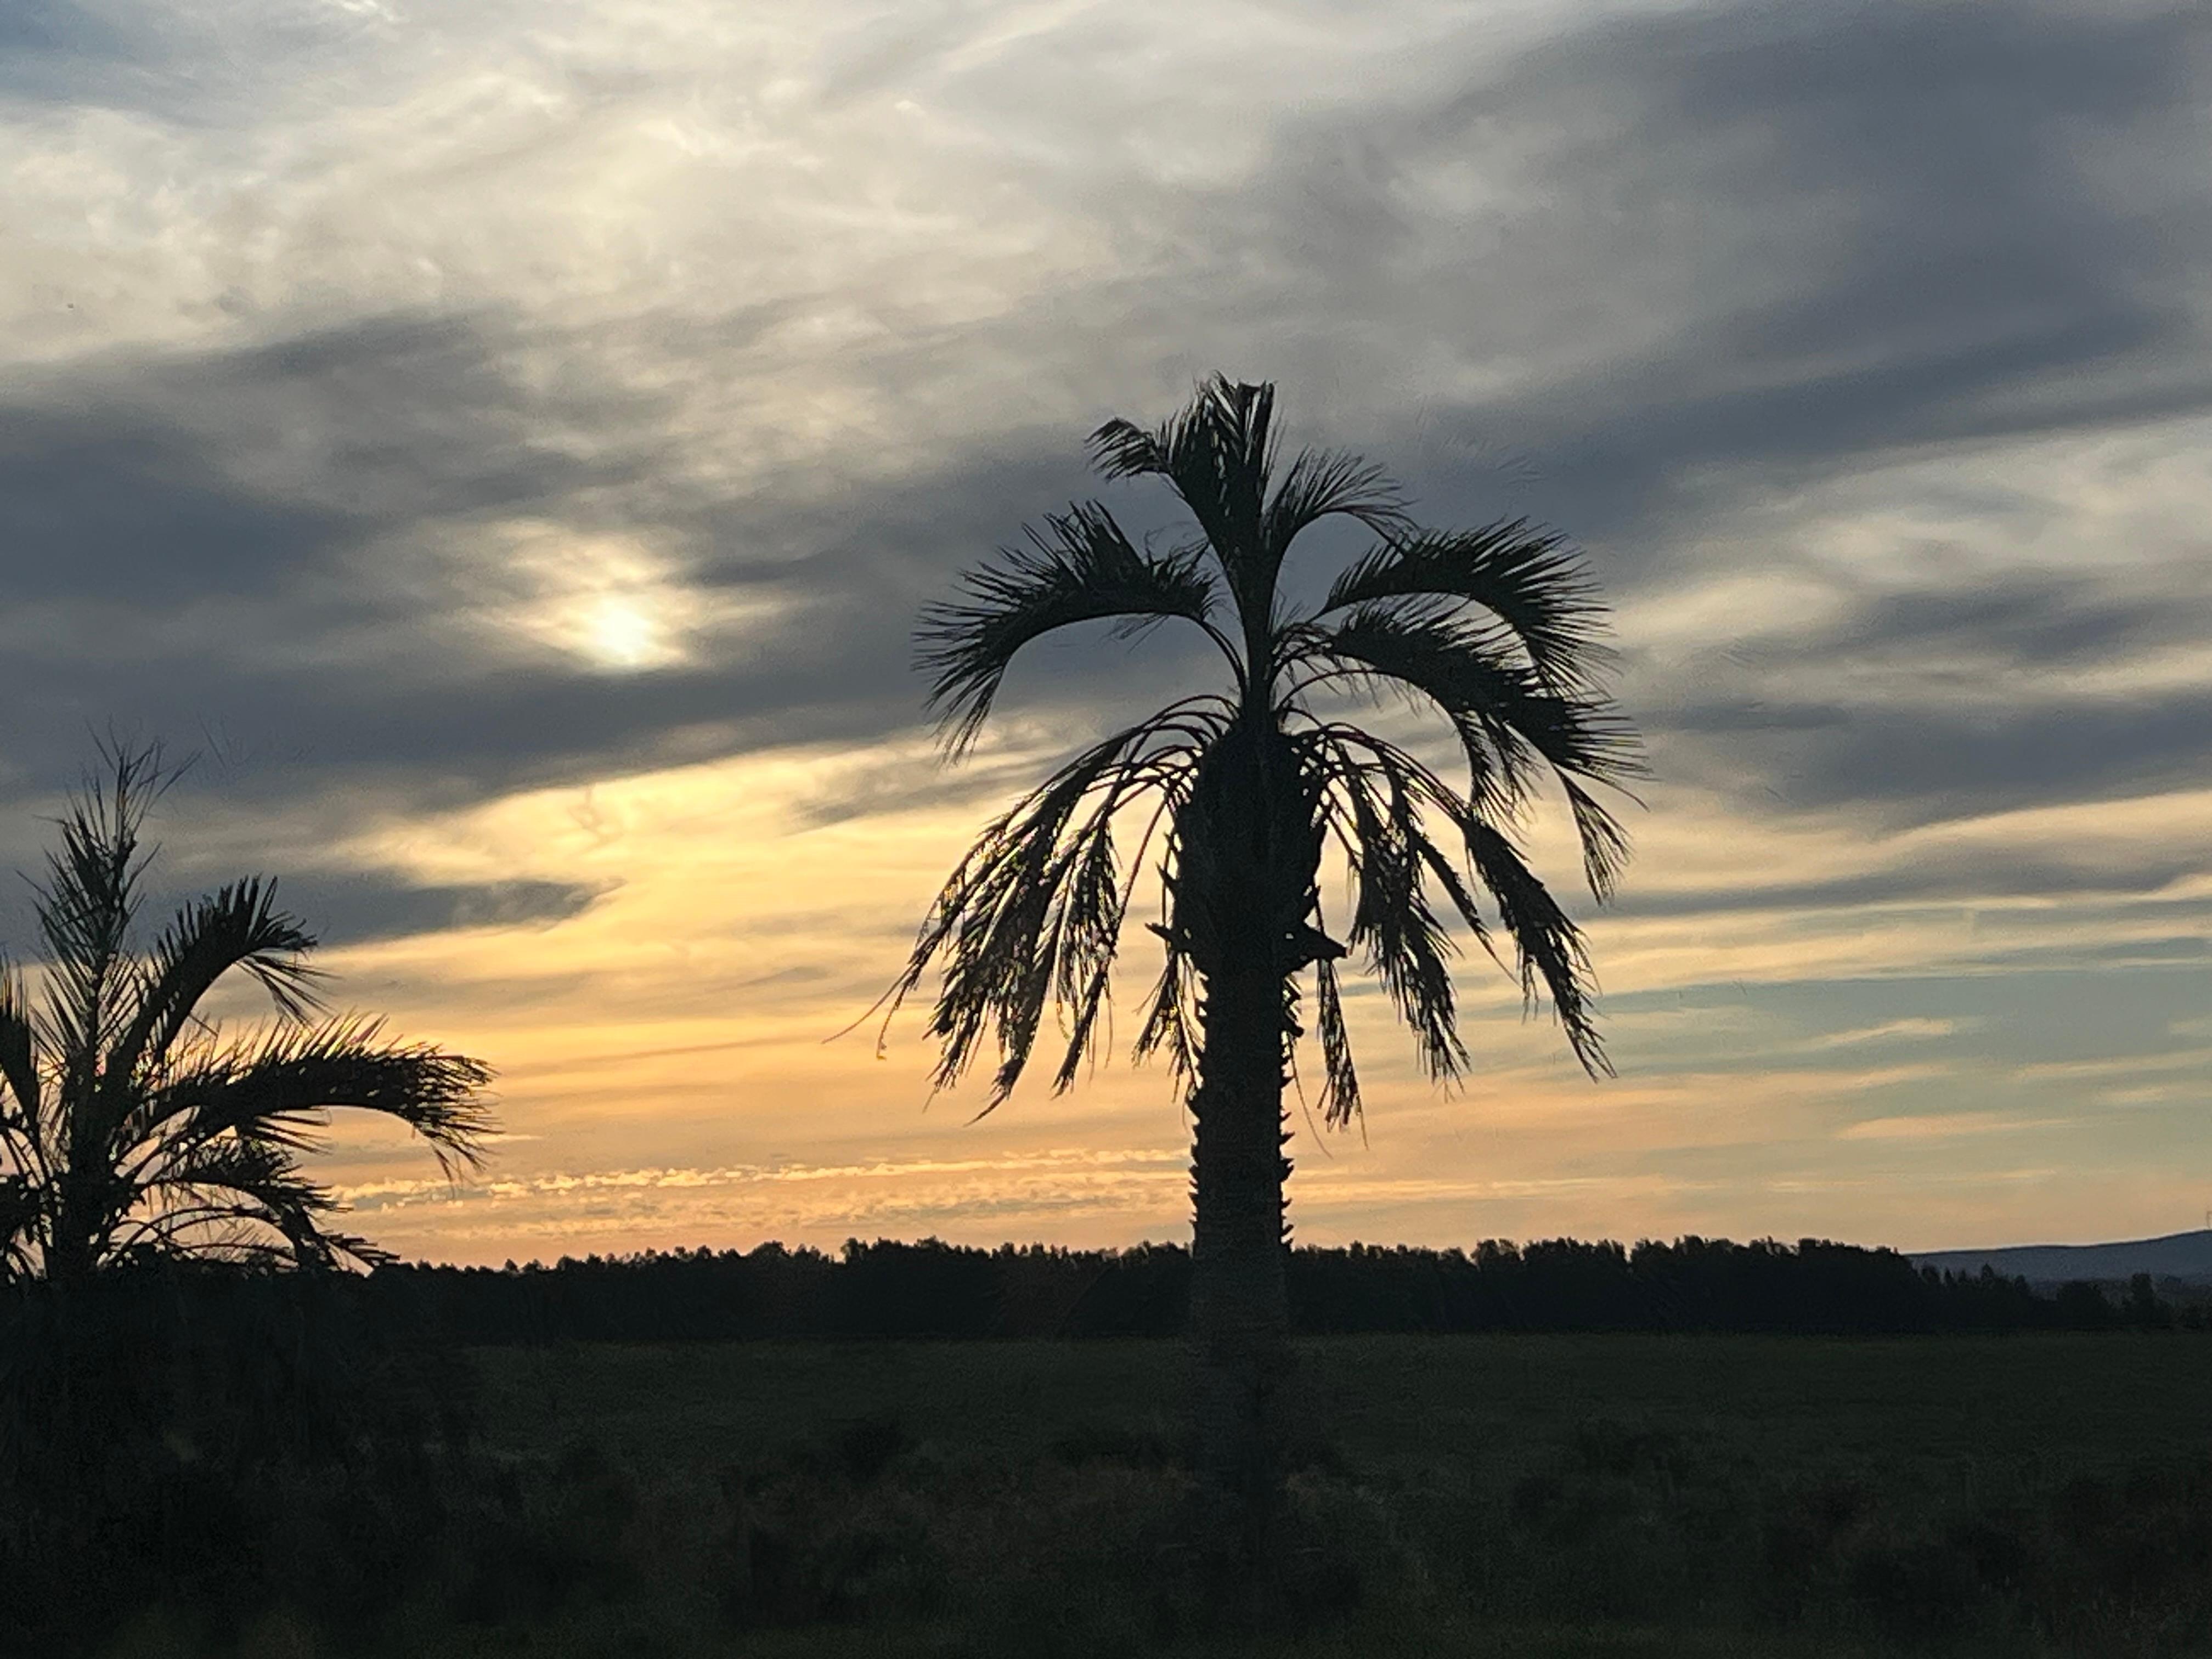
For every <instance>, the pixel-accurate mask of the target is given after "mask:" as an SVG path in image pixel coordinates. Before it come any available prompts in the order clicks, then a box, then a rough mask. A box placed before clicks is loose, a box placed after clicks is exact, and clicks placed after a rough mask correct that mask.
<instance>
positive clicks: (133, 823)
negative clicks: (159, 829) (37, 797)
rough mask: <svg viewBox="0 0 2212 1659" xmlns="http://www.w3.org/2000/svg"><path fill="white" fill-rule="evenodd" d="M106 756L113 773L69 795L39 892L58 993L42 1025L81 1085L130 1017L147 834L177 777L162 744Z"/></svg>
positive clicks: (45, 939) (114, 751) (86, 1084)
mask: <svg viewBox="0 0 2212 1659" xmlns="http://www.w3.org/2000/svg"><path fill="white" fill-rule="evenodd" d="M102 758H103V760H104V761H106V764H107V770H106V773H105V774H104V775H100V776H98V777H94V778H90V779H88V780H87V781H86V783H85V786H84V787H82V789H80V790H79V791H78V793H76V795H75V796H74V797H73V798H72V799H70V807H69V811H67V812H66V813H65V814H64V816H63V817H62V819H61V822H60V825H59V828H60V829H61V845H60V847H59V848H58V849H55V850H52V851H49V852H48V853H47V854H46V879H45V880H44V881H42V882H40V883H39V884H37V887H36V890H35V893H36V897H35V908H36V911H37V915H38V920H39V933H40V939H41V940H42V941H43V943H44V944H45V946H46V968H47V972H48V975H49V981H50V985H51V990H52V994H50V995H49V996H48V998H47V999H46V1006H45V1008H44V1010H43V1012H42V1015H41V1018H40V1024H43V1025H46V1027H47V1028H48V1029H49V1030H50V1031H51V1032H52V1039H53V1042H52V1046H53V1048H55V1049H56V1050H57V1052H58V1054H60V1055H62V1056H64V1064H65V1069H66V1073H67V1074H68V1075H69V1077H70V1083H71V1085H74V1087H76V1088H77V1089H88V1088H89V1087H90V1085H91V1082H92V1079H93V1075H94V1073H95V1072H96V1070H97V1069H98V1064H99V1057H100V1055H102V1054H104V1053H105V1051H106V1048H107V1046H108V1043H109V1042H110V1041H111V1039H112V1036H114V1034H115V1031H116V1030H117V1029H118V1026H119V1024H120V1023H121V1021H122V1020H123V1019H124V1018H127V1008H126V1002H127V999H126V997H125V994H124V992H125V987H124V986H123V985H122V984H121V983H120V982H119V981H121V979H122V978H123V976H124V974H125V969H127V966H128V958H127V954H126V953H127V951H128V949H129V945H130V937H131V923H132V922H133V921H134V920H135V919H136V918H137V912H138V889H139V883H140V879H141V878H142V877H143V874H144V872H145V868H146V865H147V862H148V860H149V857H150V854H149V853H148V852H147V851H146V850H144V849H143V848H142V846H141V843H140V836H141V833H142V831H143V828H144V825H145V818H146V812H147V810H148V808H149V806H150V805H152V803H153V800H154V799H155V798H157V797H158V796H159V795H160V794H161V791H162V790H163V789H164V788H166V787H167V784H168V782H169V781H172V780H173V777H174V774H173V773H165V772H164V770H163V768H162V765H161V750H160V748H159V747H158V745H157V746H152V747H148V748H144V749H126V748H121V747H107V748H104V749H103V750H102Z"/></svg>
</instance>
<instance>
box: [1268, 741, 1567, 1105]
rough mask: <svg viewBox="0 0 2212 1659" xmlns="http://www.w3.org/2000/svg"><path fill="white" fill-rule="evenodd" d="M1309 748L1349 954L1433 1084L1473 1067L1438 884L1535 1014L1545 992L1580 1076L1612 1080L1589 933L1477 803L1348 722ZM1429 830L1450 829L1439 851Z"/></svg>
mask: <svg viewBox="0 0 2212 1659" xmlns="http://www.w3.org/2000/svg"><path fill="white" fill-rule="evenodd" d="M1300 736H1301V739H1302V741H1303V742H1304V743H1305V744H1308V745H1310V750H1311V752H1313V753H1314V754H1315V756H1316V764H1317V765H1318V766H1319V767H1321V768H1322V770H1323V772H1324V774H1325V775H1327V776H1328V779H1329V781H1330V784H1331V786H1332V791H1331V797H1330V800H1329V803H1328V807H1327V809H1326V811H1327V822H1328V825H1329V828H1330V830H1331V833H1332V834H1333V835H1334V837H1335V839H1336V841H1337V844H1338V846H1339V847H1340V849H1341V850H1342V852H1343V854H1344V856H1345V859H1346V864H1347V866H1349V872H1350V874H1351V878H1352V883H1353V885H1354V889H1355V894H1356V897H1355V922H1354V926H1353V930H1352V939H1353V942H1354V943H1355V944H1356V945H1362V946H1364V948H1365V949H1366V951H1367V952H1368V967H1369V969H1370V972H1372V973H1373V974H1374V975H1375V976H1376V978H1377V979H1378V980H1380V981H1382V982H1383V986H1384V987H1385V988H1386V989H1387V990H1388V991H1389V993H1390V995H1391V999H1392V1001H1393V1002H1394V1003H1395V1005H1396V1006H1397V1007H1398V1009H1399V1012H1400V1014H1401V1018H1403V1019H1404V1020H1405V1021H1406V1023H1407V1024H1408V1025H1409V1026H1411V1027H1412V1028H1413V1031H1414V1034H1415V1036H1416V1039H1417V1041H1418V1043H1419V1050H1420V1054H1421V1057H1422V1060H1423V1063H1424V1064H1425V1066H1426V1067H1427V1069H1428V1070H1429V1072H1430V1073H1431V1075H1432V1076H1435V1077H1437V1078H1438V1079H1449V1078H1452V1077H1455V1076H1456V1075H1458V1073H1459V1072H1460V1070H1461V1068H1462V1066H1463V1065H1464V1064H1465V1061H1466V1059H1467V1054H1466V1050H1465V1048H1463V1047H1462V1046H1461V1045H1460V1043H1459V1039H1458V1035H1457V1022H1456V1016H1455V1011H1454V1007H1453V1004H1452V1000H1451V981H1450V976H1449V972H1448V961H1447V958H1449V956H1450V955H1451V954H1452V947H1451V944H1450V939H1449V935H1448V934H1446V933H1443V927H1442V922H1441V918H1440V916H1439V915H1438V913H1437V908H1436V907H1435V905H1434V904H1433V903H1432V902H1431V900H1430V898H1429V896H1428V884H1430V883H1431V882H1433V883H1434V884H1435V886H1436V889H1437V892H1438V893H1439V894H1441V896H1443V900H1444V901H1445V902H1447V903H1448V904H1449V907H1450V908H1451V910H1452V911H1453V912H1454V913H1455V914H1456V915H1457V916H1458V918H1459V920H1460V921H1461V922H1462V924H1463V925H1464V926H1465V927H1467V929H1468V933H1469V934H1470V936H1471V937H1473V939H1474V941H1475V942H1476V943H1477V944H1478V945H1481V946H1482V948H1483V949H1484V950H1485V951H1487V952H1488V953H1489V954H1490V955H1491V956H1492V957H1498V955H1499V951H1500V948H1501V946H1505V945H1508V944H1509V942H1510V949H1511V951H1512V952H1513V956H1514V958H1515V961H1514V972H1515V974H1516V977H1517V978H1518V980H1519V981H1520V984H1521V989H1522V997H1523V1000H1524V1001H1525V1002H1526V1004H1527V1006H1528V1008H1529V1009H1530V1010H1531V1011H1532V1012H1533V1011H1534V1009H1535V1008H1536V1007H1537V1006H1539V1004H1540V996H1539V992H1540V989H1541V992H1543V993H1545V994H1548V995H1549V997H1550V1000H1551V1004H1552V1008H1553V1014H1554V1016H1555V1017H1556V1018H1558V1020H1559V1025H1560V1029H1561V1030H1562V1031H1563V1032H1564V1033H1565V1036H1566V1038H1567V1041H1568V1043H1569V1045H1570V1047H1571V1048H1572V1050H1573V1052H1574V1054H1575V1057H1576V1059H1577V1060H1578V1061H1579V1062H1580V1063H1581V1064H1582V1066H1583V1069H1584V1070H1585V1071H1587V1072H1589V1073H1591V1074H1592V1075H1593V1076H1595V1075H1600V1074H1605V1073H1610V1071H1611V1066H1610V1065H1609V1063H1608V1062H1607V1060H1606V1057H1605V1048H1604V1044H1603V1042H1602V1041H1601V1037H1600V1036H1599V1033H1598V1030H1597V1026H1596V1022H1595V1018H1594V1017H1593V1012H1592V1009H1591V1006H1590V1002H1591V997H1592V986H1591V982H1590V963H1589V951H1588V949H1587V947H1586V946H1585V945H1584V943H1583V936H1582V931H1581V929H1580V927H1577V924H1576V922H1575V921H1574V919H1573V918H1572V917H1571V916H1569V915H1567V914H1566V912H1565V910H1563V909H1562V908H1560V907H1559V903H1558V902H1557V901H1556V900H1555V899H1553V897H1552V896H1551V893H1550V891H1549V890H1547V889H1546V888H1545V886H1544V884H1543V883H1542V882H1541V880H1540V879H1538V878H1537V877H1536V875H1535V874H1534V872H1533V871H1531V870H1530V869H1529V868H1528V865H1527V863H1526V861H1525V860H1523V858H1522V854H1521V853H1520V850H1519V849H1518V848H1516V846H1515V845H1514V843H1513V842H1512V839H1511V837H1510V836H1508V835H1506V834H1505V833H1504V831H1502V830H1500V829H1497V828H1496V827H1495V826H1494V825H1493V824H1492V823H1491V822H1490V821H1489V819H1488V817H1486V814H1485V812H1484V811H1483V809H1482V807H1481V805H1480V804H1479V803H1477V802H1475V801H1473V800H1470V799H1468V798H1467V797H1466V796H1464V795H1462V794H1461V793H1459V792H1457V791H1455V789H1453V788H1452V787H1451V786H1450V785H1449V784H1448V783H1446V782H1445V781H1443V779H1442V778H1440V777H1438V776H1437V775H1436V773H1435V772H1434V771H1432V770H1431V769H1430V768H1429V767H1428V766H1427V765H1425V763H1423V762H1421V761H1420V760H1419V758H1418V757H1414V756H1413V755H1410V754H1408V753H1407V752H1406V751H1405V750H1402V749H1401V748H1399V747H1398V746H1397V745H1395V744H1391V743H1389V742H1388V741H1386V740H1384V739H1383V738H1377V737H1376V736H1374V735H1373V734H1372V733H1370V732H1362V731H1360V730H1358V728H1357V727H1353V726H1344V725H1340V724H1323V725H1317V726H1315V727H1314V728H1313V729H1312V730H1311V731H1310V732H1303V733H1301V734H1300ZM1431 823H1438V824H1441V825H1443V826H1445V827H1448V828H1449V831H1450V841H1449V842H1439V841H1438V839H1437V836H1436V835H1435V833H1434V832H1433V831H1432V830H1431V829H1430V828H1429V826H1430V824H1431ZM1463 872H1471V875H1472V878H1473V879H1472V880H1471V881H1470V879H1469V878H1468V874H1467V873H1463ZM1478 890H1480V891H1483V892H1487V893H1488V894H1489V896H1490V898H1491V900H1492V903H1493V905H1494V906H1495V908H1496V914H1495V919H1494V923H1493V921H1492V918H1490V917H1486V915H1484V914H1483V910H1482V907H1481V904H1480V899H1479V896H1478ZM1370 917H1371V918H1373V920H1372V921H1369V925H1367V926H1366V927H1362V926H1361V925H1360V924H1361V921H1363V920H1366V919H1368V918H1370Z"/></svg>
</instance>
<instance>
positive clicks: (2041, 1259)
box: [1905, 1227, 2212, 1285]
mask: <svg viewBox="0 0 2212 1659" xmlns="http://www.w3.org/2000/svg"><path fill="white" fill-rule="evenodd" d="M1905 1259H1906V1260H1907V1261H1911V1263H1912V1264H1913V1266H1915V1267H1935V1268H1936V1269H1938V1270H1940V1271H1942V1272H1944V1273H1980V1272H1981V1270H1982V1268H1983V1267H1984V1266H1987V1267H1991V1268H1993V1269H1995V1270H1996V1273H1999V1274H2000V1275H2002V1277H2004V1278H2007V1279H2027V1281H2028V1283H2029V1284H2031V1285H2063V1284H2064V1283H2066V1282H2067V1281H2069V1279H2099V1280H2117V1279H2131V1278H2133V1277H2134V1276H2135V1275H2136V1274H2137V1273H2148V1274H2149V1275H2150V1276H2151V1277H2152V1278H2153V1279H2179V1280H2181V1281H2182V1282H2183V1283H2184V1284H2191V1285H2212V1228H2203V1227H2200V1228H2196V1229H2193V1230H2192V1231H2188V1232H2182V1233H2166V1234H2164V1235H2162V1236H2160V1237H2157V1238H2136V1239H2125V1240H2119V1241H2116V1242H2114V1243H2106V1244H2010V1245H2005V1246H2002V1247H2000V1248H1998V1249H1987V1250H1925V1251H1908V1252H1906V1253H1905Z"/></svg>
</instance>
